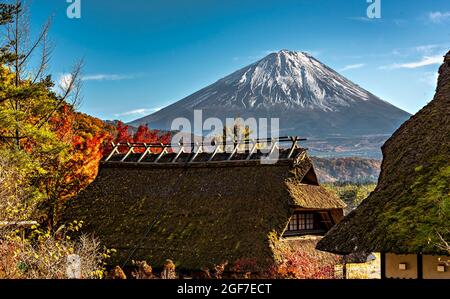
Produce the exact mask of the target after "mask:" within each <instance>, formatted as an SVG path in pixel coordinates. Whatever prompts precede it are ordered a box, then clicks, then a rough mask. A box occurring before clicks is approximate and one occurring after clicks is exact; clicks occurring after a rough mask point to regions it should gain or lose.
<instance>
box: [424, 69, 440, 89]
mask: <svg viewBox="0 0 450 299" xmlns="http://www.w3.org/2000/svg"><path fill="white" fill-rule="evenodd" d="M438 77H439V74H438V73H437V72H434V73H432V72H428V73H425V74H424V75H423V77H422V78H420V82H423V83H426V84H428V85H430V86H433V87H435V86H436V84H437V80H438Z"/></svg>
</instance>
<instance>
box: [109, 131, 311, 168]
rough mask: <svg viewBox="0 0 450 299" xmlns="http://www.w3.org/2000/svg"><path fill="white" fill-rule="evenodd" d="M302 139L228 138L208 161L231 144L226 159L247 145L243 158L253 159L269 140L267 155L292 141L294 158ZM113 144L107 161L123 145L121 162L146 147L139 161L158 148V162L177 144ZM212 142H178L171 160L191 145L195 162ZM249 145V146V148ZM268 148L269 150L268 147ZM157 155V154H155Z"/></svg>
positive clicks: (175, 160)
mask: <svg viewBox="0 0 450 299" xmlns="http://www.w3.org/2000/svg"><path fill="white" fill-rule="evenodd" d="M302 140H306V139H301V138H299V137H292V136H288V137H279V138H271V139H269V138H266V139H251V140H250V139H247V140H239V141H233V140H226V141H225V143H215V142H214V145H215V148H214V151H213V152H212V153H211V156H210V157H209V158H208V162H210V161H213V160H214V158H215V157H216V156H217V154H218V153H220V152H224V153H226V152H227V148H228V147H229V146H233V150H232V152H231V153H230V155H229V156H228V158H227V159H226V161H231V160H233V158H234V157H235V156H236V154H237V153H238V152H239V148H240V146H243V145H245V147H246V149H245V152H246V154H247V155H246V156H245V158H243V159H244V160H251V159H252V156H253V155H254V154H255V153H256V152H257V151H258V147H259V145H265V147H266V146H268V144H269V142H270V143H271V147H270V150H269V152H268V154H265V156H266V157H267V158H269V159H270V158H271V156H272V155H273V153H274V151H275V150H276V149H281V147H280V144H281V143H287V142H290V143H291V145H290V148H289V151H288V155H287V157H286V158H287V159H290V158H292V155H293V154H294V152H295V150H296V149H298V148H299V144H298V143H299V142H300V141H302ZM228 142H233V144H229V143H228ZM111 145H112V147H113V148H112V150H111V153H110V154H109V155H108V156H107V157H106V158H105V159H104V161H105V162H108V161H110V160H111V159H112V158H113V157H114V155H121V153H120V148H121V147H127V148H128V150H127V152H126V153H125V155H124V156H123V157H121V158H120V162H124V163H125V162H131V161H127V159H128V158H129V157H130V155H131V154H135V153H136V148H145V150H144V152H143V153H142V155H140V157H139V159H138V161H137V162H138V163H140V162H142V161H144V159H145V158H146V157H147V155H153V153H152V148H158V149H161V152H160V153H159V154H158V156H157V157H156V159H155V161H154V162H153V163H158V162H160V160H161V159H162V157H164V155H166V154H169V153H170V151H169V148H173V147H176V146H172V145H171V144H163V143H151V144H148V143H126V144H125V143H117V144H115V143H114V142H111ZM211 145H212V144H208V145H207V144H206V143H203V142H195V143H189V144H181V143H178V147H179V148H180V151H179V152H178V153H177V155H176V156H175V158H174V159H173V160H172V161H171V162H172V163H176V162H177V161H178V160H179V159H180V157H181V155H182V154H186V153H188V151H187V147H191V151H190V153H193V157H192V158H190V159H189V160H188V163H193V162H195V160H196V159H197V158H198V155H199V154H200V153H203V152H204V151H205V147H206V146H211ZM247 145H248V148H247ZM250 147H251V149H250V150H249V148H250ZM266 150H268V149H267V148H266ZM154 155H156V154H154Z"/></svg>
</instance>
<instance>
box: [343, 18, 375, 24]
mask: <svg viewBox="0 0 450 299" xmlns="http://www.w3.org/2000/svg"><path fill="white" fill-rule="evenodd" d="M348 19H349V20H352V21H358V22H367V23H372V22H381V19H380V18H373V19H371V18H368V17H350V18H348Z"/></svg>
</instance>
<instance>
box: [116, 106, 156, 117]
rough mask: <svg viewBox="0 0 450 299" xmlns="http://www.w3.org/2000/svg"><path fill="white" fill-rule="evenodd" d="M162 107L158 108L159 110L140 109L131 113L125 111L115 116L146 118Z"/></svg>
mask: <svg viewBox="0 0 450 299" xmlns="http://www.w3.org/2000/svg"><path fill="white" fill-rule="evenodd" d="M161 109H162V107H157V108H139V109H134V110H130V111H125V112H122V113H117V114H114V116H139V115H141V116H144V115H147V114H150V113H154V112H156V111H159V110H161Z"/></svg>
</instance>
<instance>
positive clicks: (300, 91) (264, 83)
mask: <svg viewBox="0 0 450 299" xmlns="http://www.w3.org/2000/svg"><path fill="white" fill-rule="evenodd" d="M216 84H220V85H224V86H223V87H224V89H228V88H232V89H233V90H234V91H235V92H234V93H233V94H230V93H226V95H223V96H220V97H219V98H217V94H215V100H216V101H218V102H219V103H220V104H221V105H224V104H225V105H227V106H235V105H238V106H242V105H243V106H244V107H245V108H261V107H267V108H268V107H273V106H284V107H287V108H296V107H297V108H308V109H320V110H327V111H334V110H337V109H339V107H343V106H349V105H351V103H353V102H355V101H367V100H369V99H370V98H371V97H373V95H371V94H370V93H368V92H367V91H365V90H364V89H362V88H360V87H359V86H357V85H355V84H354V83H352V82H350V81H349V80H347V79H345V78H344V77H342V76H341V75H339V74H338V73H336V72H335V71H333V70H332V69H330V68H328V67H327V66H325V65H324V64H322V63H321V62H319V61H318V60H316V59H315V58H314V57H312V56H311V55H309V54H308V53H305V52H293V51H289V50H282V51H279V52H277V53H271V54H269V55H268V56H266V57H264V58H263V59H261V60H259V61H257V62H256V63H254V64H252V65H250V66H248V67H245V68H243V69H241V70H239V71H237V72H235V73H233V74H231V75H229V76H227V77H225V78H223V79H221V80H219V81H218V82H217V83H216ZM236 91H237V92H236ZM202 102H203V101H202Z"/></svg>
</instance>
